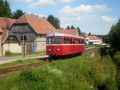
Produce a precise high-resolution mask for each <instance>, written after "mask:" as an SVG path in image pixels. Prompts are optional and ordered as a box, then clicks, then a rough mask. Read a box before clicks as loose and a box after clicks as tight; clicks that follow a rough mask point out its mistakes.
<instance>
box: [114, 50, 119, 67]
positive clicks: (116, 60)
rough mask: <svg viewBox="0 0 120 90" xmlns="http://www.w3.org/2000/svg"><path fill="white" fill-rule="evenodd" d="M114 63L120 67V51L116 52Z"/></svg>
mask: <svg viewBox="0 0 120 90" xmlns="http://www.w3.org/2000/svg"><path fill="white" fill-rule="evenodd" d="M114 61H115V63H116V64H117V65H120V51H118V52H116V53H115V55H114Z"/></svg>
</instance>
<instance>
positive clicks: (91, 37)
mask: <svg viewBox="0 0 120 90" xmlns="http://www.w3.org/2000/svg"><path fill="white" fill-rule="evenodd" d="M84 36H85V38H86V39H90V40H98V39H99V38H98V37H97V36H93V35H87V34H85V35H84Z"/></svg>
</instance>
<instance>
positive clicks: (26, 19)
mask: <svg viewBox="0 0 120 90" xmlns="http://www.w3.org/2000/svg"><path fill="white" fill-rule="evenodd" d="M25 23H28V24H29V25H30V26H31V27H32V28H33V29H34V30H35V32H36V33H38V34H50V33H54V32H55V31H56V29H55V27H54V26H53V25H52V24H50V23H49V22H48V21H47V20H46V19H44V18H40V17H37V16H34V15H28V14H24V15H22V16H21V17H20V18H19V19H18V20H17V21H16V22H15V23H14V24H25Z"/></svg>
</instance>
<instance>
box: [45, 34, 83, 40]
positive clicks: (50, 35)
mask: <svg viewBox="0 0 120 90" xmlns="http://www.w3.org/2000/svg"><path fill="white" fill-rule="evenodd" d="M52 36H69V37H76V38H82V39H84V37H82V36H74V35H70V34H62V33H51V34H48V35H47V37H52Z"/></svg>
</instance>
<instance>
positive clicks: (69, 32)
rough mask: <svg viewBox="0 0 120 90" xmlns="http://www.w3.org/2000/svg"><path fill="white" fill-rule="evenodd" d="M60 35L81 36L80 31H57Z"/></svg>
mask: <svg viewBox="0 0 120 90" xmlns="http://www.w3.org/2000/svg"><path fill="white" fill-rule="evenodd" d="M57 32H58V33H64V34H70V35H74V36H80V34H79V31H78V29H64V30H62V29H57Z"/></svg>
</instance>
